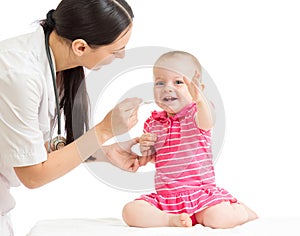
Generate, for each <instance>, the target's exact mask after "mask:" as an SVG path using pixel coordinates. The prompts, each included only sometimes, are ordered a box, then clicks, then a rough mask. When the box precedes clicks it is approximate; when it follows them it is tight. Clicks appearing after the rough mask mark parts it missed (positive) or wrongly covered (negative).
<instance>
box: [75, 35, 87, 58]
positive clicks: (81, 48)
mask: <svg viewBox="0 0 300 236" xmlns="http://www.w3.org/2000/svg"><path fill="white" fill-rule="evenodd" d="M88 48H89V46H88V44H87V42H86V41H85V40H83V39H75V40H74V41H73V42H72V50H73V52H74V54H75V55H76V56H78V57H80V56H82V55H83V54H84V52H85V51H86V50H87V49H88Z"/></svg>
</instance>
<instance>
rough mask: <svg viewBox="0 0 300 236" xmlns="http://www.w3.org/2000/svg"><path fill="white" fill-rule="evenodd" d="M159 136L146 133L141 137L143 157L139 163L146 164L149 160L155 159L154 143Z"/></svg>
mask: <svg viewBox="0 0 300 236" xmlns="http://www.w3.org/2000/svg"><path fill="white" fill-rule="evenodd" d="M156 140H157V137H156V135H155V134H151V133H145V134H143V135H142V136H141V137H140V141H139V143H140V151H141V153H142V157H141V158H140V160H139V162H140V163H139V164H140V165H141V166H142V165H146V164H147V163H148V162H149V161H151V160H152V159H153V154H154V152H155V151H154V143H155V142H156Z"/></svg>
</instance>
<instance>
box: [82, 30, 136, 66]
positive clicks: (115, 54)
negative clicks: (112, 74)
mask: <svg viewBox="0 0 300 236" xmlns="http://www.w3.org/2000/svg"><path fill="white" fill-rule="evenodd" d="M131 31H132V25H130V26H128V28H126V29H125V30H124V31H123V32H122V33H121V34H120V35H119V37H118V38H117V39H116V40H115V41H114V42H113V43H111V44H109V45H105V46H100V47H98V48H96V49H90V50H89V51H88V52H87V53H86V54H85V58H84V65H83V66H84V67H86V68H87V69H90V70H98V69H100V68H101V67H102V66H103V65H107V64H110V63H111V62H112V61H113V60H114V59H116V58H123V57H124V56H125V47H126V45H127V43H128V41H129V38H130V36H131Z"/></svg>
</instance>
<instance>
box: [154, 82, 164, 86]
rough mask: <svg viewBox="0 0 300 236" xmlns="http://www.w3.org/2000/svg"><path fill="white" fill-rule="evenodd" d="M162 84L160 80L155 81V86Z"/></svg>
mask: <svg viewBox="0 0 300 236" xmlns="http://www.w3.org/2000/svg"><path fill="white" fill-rule="evenodd" d="M162 85H164V82H162V81H157V82H156V83H155V86H162Z"/></svg>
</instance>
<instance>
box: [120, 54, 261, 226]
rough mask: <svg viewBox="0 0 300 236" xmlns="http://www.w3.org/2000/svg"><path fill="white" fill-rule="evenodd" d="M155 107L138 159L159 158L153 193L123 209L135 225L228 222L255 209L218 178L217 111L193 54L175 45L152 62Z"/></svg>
mask: <svg viewBox="0 0 300 236" xmlns="http://www.w3.org/2000/svg"><path fill="white" fill-rule="evenodd" d="M153 74H154V97H155V102H156V103H157V105H158V106H159V107H160V108H162V109H163V111H154V112H152V114H151V116H150V117H149V118H148V119H147V121H146V122H145V124H144V134H143V135H142V136H141V137H140V149H141V153H142V158H141V160H140V162H144V163H146V162H148V161H152V162H154V163H155V169H156V173H155V189H156V192H155V193H151V194H146V195H142V196H141V197H139V198H138V199H135V200H134V201H132V202H129V203H127V204H126V205H125V207H124V209H123V219H124V221H125V222H126V223H127V224H128V225H129V226H135V227H163V226H180V227H190V226H192V225H195V224H202V225H204V226H208V227H211V228H230V227H234V226H237V225H240V224H243V223H245V222H248V221H250V220H253V219H256V218H257V215H256V214H255V212H253V211H252V210H251V209H249V208H248V207H247V206H246V205H245V204H243V203H241V202H238V200H237V199H236V198H235V197H233V196H232V195H231V194H230V193H229V192H228V191H226V190H225V189H223V188H220V187H218V186H217V185H216V183H215V173H214V167H213V161H212V160H213V159H212V151H211V129H212V128H213V125H214V115H213V113H212V110H213V109H212V108H211V106H210V103H209V102H207V100H206V99H205V96H204V94H203V92H202V91H203V89H204V84H203V83H202V80H201V65H200V63H199V61H198V60H197V59H196V58H195V57H194V56H193V55H191V54H189V53H187V52H183V51H171V52H167V53H165V54H163V55H162V56H160V57H159V59H158V60H157V61H156V63H155V64H154V68H153Z"/></svg>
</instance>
